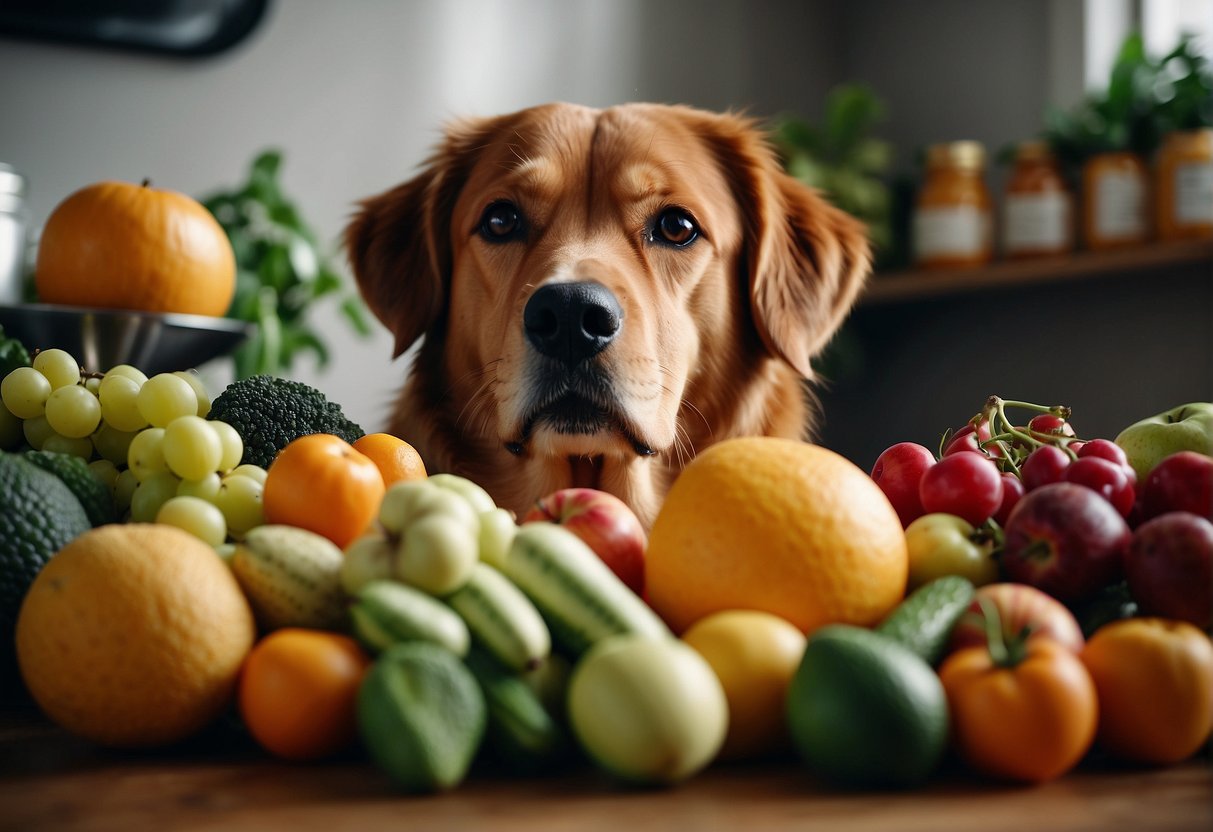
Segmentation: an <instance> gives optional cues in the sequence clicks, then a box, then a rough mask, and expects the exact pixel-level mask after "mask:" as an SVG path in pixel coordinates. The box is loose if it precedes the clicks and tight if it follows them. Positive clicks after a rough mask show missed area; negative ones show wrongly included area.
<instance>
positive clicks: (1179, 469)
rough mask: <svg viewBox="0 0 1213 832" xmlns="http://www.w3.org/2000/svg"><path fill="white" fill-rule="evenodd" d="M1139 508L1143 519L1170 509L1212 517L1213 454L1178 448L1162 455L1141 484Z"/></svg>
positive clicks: (1211, 518)
mask: <svg viewBox="0 0 1213 832" xmlns="http://www.w3.org/2000/svg"><path fill="white" fill-rule="evenodd" d="M1141 511H1142V517H1143V519H1146V520H1149V519H1150V518H1151V517H1157V516H1158V515H1160V514H1166V513H1167V512H1171V511H1188V512H1191V513H1192V514H1198V515H1200V516H1201V517H1205V518H1208V519H1209V520H1213V457H1207V456H1205V455H1204V454H1198V453H1196V451H1180V452H1179V453H1177V454H1171V455H1170V456H1169V457H1166V458H1165V459H1163V461H1162V462H1160V463H1158V464H1157V465H1155V466H1154V469H1153V470H1152V471H1150V473H1149V474H1148V475H1147V476H1146V479H1145V482H1143V483H1142V484H1141Z"/></svg>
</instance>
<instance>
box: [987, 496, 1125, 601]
mask: <svg viewBox="0 0 1213 832" xmlns="http://www.w3.org/2000/svg"><path fill="white" fill-rule="evenodd" d="M1131 536H1132V535H1131V532H1130V531H1129V526H1128V524H1127V523H1126V522H1125V520H1124V518H1123V517H1121V516H1120V513H1119V512H1118V511H1117V510H1116V509H1115V508H1113V507H1112V504H1111V503H1109V502H1108V501H1107V500H1105V499H1104V498H1103V497H1101V496H1099V494H1097V493H1096V492H1095V491H1093V490H1091V489H1090V488H1086V487H1085V486H1081V485H1076V484H1075V483H1071V482H1056V483H1052V484H1050V485H1043V486H1041V487H1040V488H1037V489H1036V490H1034V491H1029V492H1028V493H1027V494H1026V495H1024V497H1023V499H1021V500H1020V501H1019V504H1018V505H1016V506H1015V509H1014V511H1012V512H1011V516H1010V517H1009V518H1007V526H1006V539H1005V543H1004V548H1003V553H1002V567H1003V572H1004V574H1005V575H1006V576H1007V577H1008V578H1010V579H1011V580H1012V581H1016V582H1018V583H1025V584H1030V585H1032V586H1034V587H1036V588H1037V589H1042V590H1044V591H1045V592H1047V593H1049V594H1050V595H1052V596H1053V597H1055V598H1058V599H1060V600H1061V601H1064V602H1066V603H1075V602H1079V601H1085V600H1087V599H1088V598H1091V597H1093V596H1094V595H1095V594H1096V593H1097V592H1099V590H1101V589H1102V588H1103V587H1105V586H1107V585H1108V584H1111V583H1113V582H1114V581H1116V580H1117V579H1118V578H1119V577H1120V576H1121V573H1122V569H1123V558H1124V553H1125V550H1126V549H1128V547H1129V540H1130V538H1131Z"/></svg>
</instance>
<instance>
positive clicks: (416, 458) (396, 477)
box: [354, 433, 427, 486]
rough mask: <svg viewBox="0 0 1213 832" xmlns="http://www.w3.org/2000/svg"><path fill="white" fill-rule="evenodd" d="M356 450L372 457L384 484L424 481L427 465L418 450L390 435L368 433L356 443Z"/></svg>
mask: <svg viewBox="0 0 1213 832" xmlns="http://www.w3.org/2000/svg"><path fill="white" fill-rule="evenodd" d="M354 450H356V451H358V452H359V453H360V454H364V455H365V456H367V457H370V460H371V462H373V463H375V465H376V466H377V467H378V468H379V473H381V474H383V484H384V485H386V486H391V485H392V484H393V483H397V482H407V481H409V480H423V479H425V478H426V476H427V475H426V472H425V463H424V462H422V461H421V454H419V453H417V449H416V448H414V447H413V446H412V445H410V444H409V443H408V442H405V441H404V440H403V439H401V438H400V437H398V436H392V435H391V434H390V433H368V434H367V435H366V436H363V437H361V438H360V439H358V440H356V441H355V442H354Z"/></svg>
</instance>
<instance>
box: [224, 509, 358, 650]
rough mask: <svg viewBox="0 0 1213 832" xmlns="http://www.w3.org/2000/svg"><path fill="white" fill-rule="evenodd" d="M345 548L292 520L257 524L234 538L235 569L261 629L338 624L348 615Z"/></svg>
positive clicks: (332, 626)
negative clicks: (343, 581) (292, 523)
mask: <svg viewBox="0 0 1213 832" xmlns="http://www.w3.org/2000/svg"><path fill="white" fill-rule="evenodd" d="M343 559H344V556H343V555H342V553H341V550H340V549H339V548H337V546H336V545H335V544H334V543H333V542H332V541H330V540H328V539H327V538H324V537H321V536H320V535H318V534H316V533H314V532H310V531H307V530H306V529H300V528H296V527H294V526H281V525H269V526H258V527H257V528H255V529H253V530H252V531H250V532H249V533H248V534H247V535H245V537H244V540H243V541H241V542H240V543H238V544H236V551H235V552H234V553H233V554H232V557H231V561H230V564H231V568H232V572H233V573H234V574H235V576H236V580H237V581H238V582H239V584H240V588H241V589H243V590H244V594H245V595H246V596H247V597H248V600H249V606H251V607H252V608H253V613H254V614H255V615H256V617H257V623H258V624H259V625H260V626H261V628H262V629H263V630H276V629H278V628H279V627H309V628H312V629H317V630H339V629H342V628H343V627H344V626H345V624H346V621H347V618H346V610H345V590H344V589H342V586H341V564H342V561H343Z"/></svg>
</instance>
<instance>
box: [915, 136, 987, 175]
mask: <svg viewBox="0 0 1213 832" xmlns="http://www.w3.org/2000/svg"><path fill="white" fill-rule="evenodd" d="M985 164H986V148H985V145H983V144H982V143H981V142H977V141H959V142H944V143H942V144H933V145H931V146H930V147H928V148H927V167H929V168H939V167H952V168H960V169H961V170H973V171H979V170H981V169H982V168H984V167H985Z"/></svg>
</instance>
